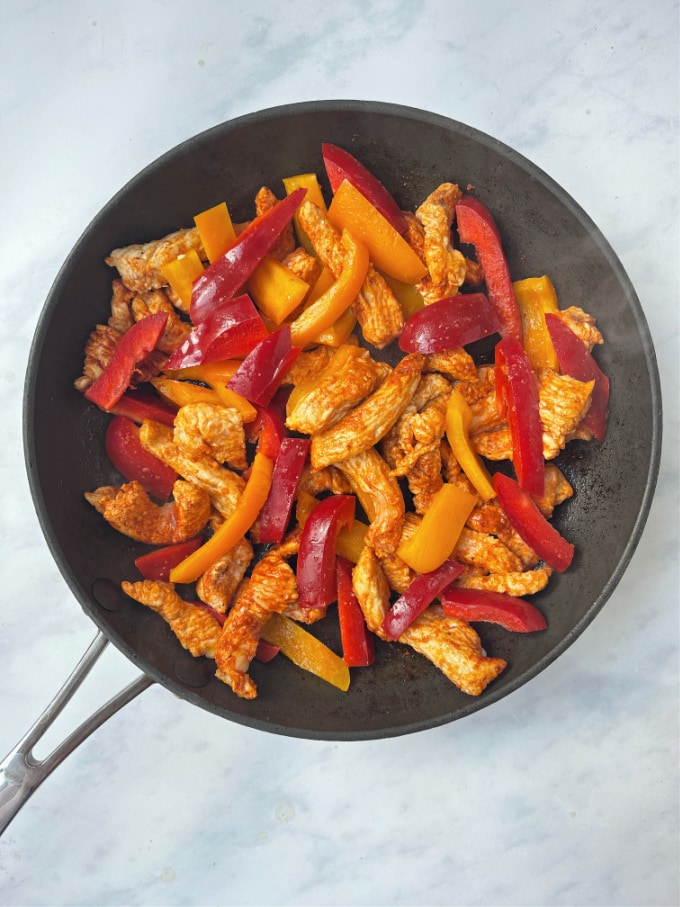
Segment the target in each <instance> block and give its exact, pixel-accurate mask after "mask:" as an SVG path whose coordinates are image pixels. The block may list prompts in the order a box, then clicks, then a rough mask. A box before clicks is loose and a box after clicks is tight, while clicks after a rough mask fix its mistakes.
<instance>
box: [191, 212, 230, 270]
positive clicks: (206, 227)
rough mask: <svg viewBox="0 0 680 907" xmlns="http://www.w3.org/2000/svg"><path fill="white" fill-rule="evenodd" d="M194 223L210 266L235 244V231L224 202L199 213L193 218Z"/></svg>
mask: <svg viewBox="0 0 680 907" xmlns="http://www.w3.org/2000/svg"><path fill="white" fill-rule="evenodd" d="M194 223H195V224H196V229H197V230H198V235H199V236H200V237H201V242H202V243H203V248H204V249H205V254H206V255H207V256H208V261H209V262H210V264H212V263H213V262H214V261H217V259H218V258H219V257H220V256H221V255H224V253H225V252H226V251H227V249H228V248H229V247H230V246H233V244H234V243H235V242H236V231H235V230H234V225H233V224H232V222H231V216H230V215H229V210H228V208H227V205H226V202H222V203H221V204H219V205H215V207H214V208H208V210H207V211H201V213H200V214H197V215H196V217H195V218H194Z"/></svg>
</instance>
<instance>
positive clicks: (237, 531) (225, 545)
mask: <svg viewBox="0 0 680 907" xmlns="http://www.w3.org/2000/svg"><path fill="white" fill-rule="evenodd" d="M273 470H274V462H273V460H270V459H269V457H265V455H264V454H263V453H261V452H260V451H259V450H258V451H257V453H256V454H255V459H254V460H253V465H252V467H251V470H250V476H249V477H248V481H247V482H246V487H245V488H244V489H243V494H242V495H241V500H240V501H239V504H238V507H237V508H236V510H234V512H233V513H232V514H231V516H229V517H227V519H226V520H225V521H224V523H222V525H221V526H220V527H219V529H217V531H216V532H215V534H214V535H213V536H212V538H210V539H208V541H207V542H206V543H205V545H201V547H200V548H198V549H197V550H196V551H194V552H193V553H192V554H190V555H189V557H187V558H185V559H184V560H183V561H182V562H181V563H179V564H178V565H177V566H176V567H173V569H172V570H171V571H170V582H171V583H193V582H194V581H195V580H197V579H198V578H199V576H201V574H203V573H205V571H206V570H207V569H208V568H209V567H212V565H213V564H214V563H215V561H217V560H219V559H220V558H221V557H224V555H225V554H228V553H229V552H230V551H231V549H232V548H233V547H234V545H236V544H237V543H238V542H239V541H240V540H241V539H242V538H243V536H244V535H245V534H246V532H247V531H248V530H249V529H250V527H251V526H252V525H253V523H254V522H255V520H256V519H257V516H258V514H259V512H260V510H262V507H263V506H264V503H265V501H266V500H267V496H268V495H269V489H270V488H271V484H272V472H273Z"/></svg>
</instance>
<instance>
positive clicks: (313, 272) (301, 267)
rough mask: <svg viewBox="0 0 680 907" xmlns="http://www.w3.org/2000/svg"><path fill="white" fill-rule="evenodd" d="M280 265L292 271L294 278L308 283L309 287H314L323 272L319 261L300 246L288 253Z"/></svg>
mask: <svg viewBox="0 0 680 907" xmlns="http://www.w3.org/2000/svg"><path fill="white" fill-rule="evenodd" d="M281 263H282V264H283V265H285V266H286V267H287V268H288V269H289V270H290V271H292V272H293V274H295V276H296V277H299V278H300V280H304V282H305V283H308V284H309V286H310V287H313V286H314V284H315V283H316V282H317V280H318V279H319V277H320V275H321V271H322V270H323V266H322V264H321V262H320V261H319V259H318V258H316V256H314V255H310V254H309V252H308V251H307V250H306V249H304V248H303V247H302V246H298V247H297V249H293V251H292V252H289V253H288V255H286V257H285V258H284V259H283V260H282V262H281Z"/></svg>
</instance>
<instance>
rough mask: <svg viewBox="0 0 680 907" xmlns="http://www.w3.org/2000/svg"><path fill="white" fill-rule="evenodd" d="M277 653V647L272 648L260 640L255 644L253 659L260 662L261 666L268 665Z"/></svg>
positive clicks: (269, 644)
mask: <svg viewBox="0 0 680 907" xmlns="http://www.w3.org/2000/svg"><path fill="white" fill-rule="evenodd" d="M279 651H280V649H279V647H278V646H273V645H272V644H271V643H270V642H267V641H266V640H265V639H261V640H259V642H258V644H257V649H255V658H256V659H257V660H258V661H261V662H262V664H268V663H269V662H270V661H271V660H272V659H273V658H276V656H277V655H278V654H279Z"/></svg>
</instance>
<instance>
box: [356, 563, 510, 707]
mask: <svg viewBox="0 0 680 907" xmlns="http://www.w3.org/2000/svg"><path fill="white" fill-rule="evenodd" d="M352 579H353V586H354V592H355V594H356V597H357V600H358V602H359V605H360V606H361V610H362V611H363V614H364V618H365V620H366V624H367V626H368V628H369V629H370V630H371V631H372V632H373V633H375V634H376V635H378V636H381V637H383V638H384V634H383V632H382V622H383V619H384V617H385V614H386V612H387V610H388V608H389V597H390V590H389V586H388V585H387V580H386V579H385V575H384V573H383V572H382V569H381V567H380V564H379V563H378V561H377V559H376V557H375V554H374V553H373V552H372V551H371V549H370V548H368V547H366V548H364V550H363V552H362V554H361V556H360V558H359V561H358V563H357V565H356V567H355V568H354V571H353V575H352ZM399 642H401V643H403V644H404V645H409V646H411V647H412V648H413V649H415V650H416V652H419V653H420V654H421V655H424V656H425V658H427V659H429V660H430V661H431V662H432V663H433V664H434V665H436V667H438V668H439V670H440V671H442V672H443V673H444V675H445V676H446V677H447V678H448V679H449V680H450V681H451V682H452V683H454V684H455V685H456V686H457V687H458V688H459V689H460V690H462V691H463V692H464V693H468V694H469V695H471V696H478V695H479V694H480V693H481V692H482V691H483V690H484V689H485V688H486V686H487V685H488V684H489V683H490V682H491V681H492V680H494V679H495V678H496V677H498V675H499V674H500V673H501V671H503V669H504V668H505V666H506V662H505V661H504V660H503V659H502V658H487V657H486V656H485V654H484V651H483V649H482V645H481V642H480V640H479V637H478V636H477V634H476V633H475V631H474V630H473V629H472V627H470V626H469V624H466V623H465V622H464V621H462V620H457V619H456V618H453V617H446V616H445V615H444V612H443V611H442V609H441V608H440V607H439V606H437V605H431V606H430V607H429V608H427V610H426V611H424V612H423V613H422V614H421V615H420V616H419V617H418V618H417V619H416V620H415V621H414V622H413V623H412V624H411V626H410V627H409V628H408V630H406V631H405V632H404V633H402V635H401V636H400V637H399Z"/></svg>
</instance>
